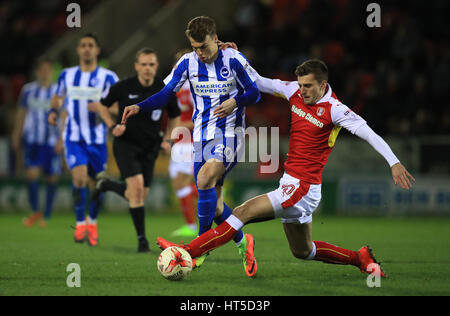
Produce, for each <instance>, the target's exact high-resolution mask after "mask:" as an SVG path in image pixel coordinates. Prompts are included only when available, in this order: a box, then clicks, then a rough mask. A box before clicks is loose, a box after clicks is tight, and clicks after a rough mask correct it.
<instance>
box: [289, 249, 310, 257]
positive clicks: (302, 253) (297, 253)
mask: <svg viewBox="0 0 450 316" xmlns="http://www.w3.org/2000/svg"><path fill="white" fill-rule="evenodd" d="M311 251H312V248H298V249H291V252H292V255H293V256H294V257H295V258H297V259H302V260H305V259H306V258H308V257H309V255H310V253H311Z"/></svg>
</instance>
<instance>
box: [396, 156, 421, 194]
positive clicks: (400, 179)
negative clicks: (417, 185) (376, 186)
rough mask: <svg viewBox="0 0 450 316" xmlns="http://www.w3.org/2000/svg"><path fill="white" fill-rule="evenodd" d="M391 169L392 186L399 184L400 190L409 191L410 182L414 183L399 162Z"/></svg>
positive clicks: (412, 178)
mask: <svg viewBox="0 0 450 316" xmlns="http://www.w3.org/2000/svg"><path fill="white" fill-rule="evenodd" d="M391 169H392V178H393V179H394V184H395V185H397V184H400V187H401V188H402V189H405V190H409V189H410V188H411V187H412V182H415V181H416V179H414V177H413V176H412V175H411V174H410V173H409V172H408V170H406V168H405V167H404V166H403V165H402V164H401V163H400V162H398V163H396V164H395V165H393V166H392V168H391Z"/></svg>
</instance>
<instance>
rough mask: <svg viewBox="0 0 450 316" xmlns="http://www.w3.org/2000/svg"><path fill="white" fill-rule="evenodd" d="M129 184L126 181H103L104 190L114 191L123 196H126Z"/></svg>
mask: <svg viewBox="0 0 450 316" xmlns="http://www.w3.org/2000/svg"><path fill="white" fill-rule="evenodd" d="M126 189H127V185H126V183H125V182H121V181H114V180H111V179H105V180H104V181H103V183H102V191H112V192H114V193H116V194H118V195H120V196H121V197H123V198H125V190H126Z"/></svg>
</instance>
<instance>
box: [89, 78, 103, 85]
mask: <svg viewBox="0 0 450 316" xmlns="http://www.w3.org/2000/svg"><path fill="white" fill-rule="evenodd" d="M99 81H100V80H98V78H97V77H94V78H92V79H91V81H90V82H89V85H90V86H91V87H95V86H96V85H98V83H99Z"/></svg>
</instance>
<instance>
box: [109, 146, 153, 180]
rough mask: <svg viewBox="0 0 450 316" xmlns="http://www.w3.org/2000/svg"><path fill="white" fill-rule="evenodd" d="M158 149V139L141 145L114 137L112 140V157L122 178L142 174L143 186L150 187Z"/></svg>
mask: <svg viewBox="0 0 450 316" xmlns="http://www.w3.org/2000/svg"><path fill="white" fill-rule="evenodd" d="M160 149H161V143H160V142H159V141H158V142H155V143H154V144H148V145H146V146H145V145H144V146H143V145H136V144H133V143H131V142H127V141H123V140H120V138H115V139H114V142H113V152H114V158H116V163H117V166H118V167H119V171H120V176H121V177H122V179H126V178H129V177H133V176H135V175H138V174H142V175H143V176H144V187H150V185H151V183H152V178H153V169H154V167H155V161H156V158H158V154H159V150H160Z"/></svg>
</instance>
